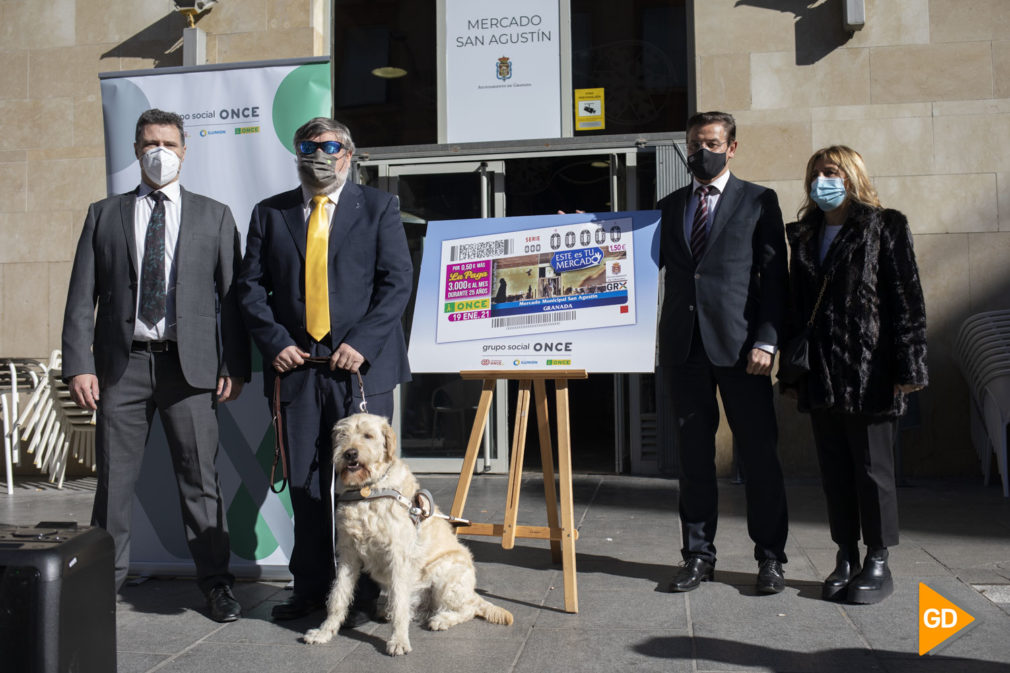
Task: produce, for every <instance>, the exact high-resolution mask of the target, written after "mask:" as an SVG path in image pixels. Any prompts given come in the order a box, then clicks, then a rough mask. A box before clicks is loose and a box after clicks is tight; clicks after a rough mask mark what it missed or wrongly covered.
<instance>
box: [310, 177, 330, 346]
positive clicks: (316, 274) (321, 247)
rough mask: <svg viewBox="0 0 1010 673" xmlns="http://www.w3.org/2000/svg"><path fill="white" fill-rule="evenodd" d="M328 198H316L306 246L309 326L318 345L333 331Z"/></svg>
mask: <svg viewBox="0 0 1010 673" xmlns="http://www.w3.org/2000/svg"><path fill="white" fill-rule="evenodd" d="M327 201H329V197H327V196H314V197H312V203H313V204H315V205H313V207H312V214H311V215H310V216H309V233H308V238H307V240H306V242H305V326H306V328H307V329H308V331H309V336H311V337H312V338H313V339H315V340H316V341H322V340H323V337H324V336H326V335H327V334H328V333H329V331H330V293H329V290H328V284H327V282H326V251H327V248H328V247H329V238H330V223H329V221H328V219H327V217H326V202H327Z"/></svg>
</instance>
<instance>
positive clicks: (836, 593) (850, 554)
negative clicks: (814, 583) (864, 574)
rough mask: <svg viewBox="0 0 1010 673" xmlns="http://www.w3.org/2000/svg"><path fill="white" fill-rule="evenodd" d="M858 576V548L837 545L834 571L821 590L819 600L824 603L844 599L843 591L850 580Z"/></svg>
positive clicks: (856, 546)
mask: <svg viewBox="0 0 1010 673" xmlns="http://www.w3.org/2000/svg"><path fill="white" fill-rule="evenodd" d="M858 574H859V546H858V545H855V544H854V545H839V546H838V553H837V554H835V569H834V570H832V571H831V574H830V575H828V577H827V579H825V580H824V586H823V587H822V589H821V598H823V599H824V600H826V601H834V600H841V599H843V598H845V591H846V589H847V588H848V586H849V582H851V581H852V578H853V577H855V576H856V575H858Z"/></svg>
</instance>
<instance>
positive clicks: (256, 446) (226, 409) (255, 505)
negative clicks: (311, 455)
mask: <svg viewBox="0 0 1010 673" xmlns="http://www.w3.org/2000/svg"><path fill="white" fill-rule="evenodd" d="M100 78H101V90H102V111H103V114H104V117H105V155H106V170H107V184H108V191H109V193H110V194H118V193H123V192H126V191H129V190H131V189H133V188H135V187H136V186H137V184H138V183H139V182H140V167H139V164H138V161H137V158H136V156H135V154H134V150H133V142H134V126H135V124H136V122H137V117H139V116H140V113H141V112H143V111H144V110H146V109H148V108H152V107H157V108H161V109H163V110H168V111H171V112H176V113H178V114H180V115H182V117H183V120H184V123H185V128H186V158H185V160H184V161H183V164H182V170H181V172H180V174H179V180H180V182H181V183H182V184H183V186H185V187H186V188H187V189H189V190H192V191H194V192H197V193H199V194H204V195H206V196H210V197H212V198H214V199H217V200H218V201H222V202H223V203H226V204H228V206H229V207H230V208H231V211H232V213H233V214H234V216H235V221H236V223H237V225H238V228H239V230H240V232H242V233H243V239H244V233H245V231H246V230H247V228H248V226H249V215H250V213H251V212H252V208H253V205H255V204H256V203H257V202H258V201H260V200H262V199H264V198H266V197H267V196H270V195H272V194H276V193H278V192H281V191H284V190H287V189H291V188H292V187H294V186H296V185H297V184H298V176H297V173H296V171H295V161H294V147H293V145H292V140H293V137H294V132H295V129H297V128H298V127H299V126H300V125H301V124H303V123H304V122H306V121H308V120H309V119H311V118H312V117H316V116H320V115H322V116H328V115H329V114H330V109H331V95H330V64H329V61H328V59H312V60H311V61H306V60H298V61H294V60H289V61H274V62H267V63H235V64H228V65H227V66H198V67H195V68H161V69H157V70H148V71H142V72H126V73H121V72H113V73H104V74H102V75H101V76H100ZM81 217H82V219H83V210H82V213H81ZM254 351H255V349H254ZM253 370H254V372H255V373H254V374H253V378H252V381H250V382H249V383H248V384H246V386H245V389H244V390H243V392H242V395H241V397H240V398H239V399H238V400H236V401H234V402H229V403H228V404H223V405H221V406H220V407H219V408H218V417H219V423H220V432H221V440H220V451H219V453H218V459H217V466H218V473H219V476H220V479H221V492H222V496H223V497H224V500H225V504H226V507H227V516H228V527H229V532H230V535H231V547H232V559H231V569H232V572H233V573H235V574H236V575H239V576H246V577H267V578H286V577H290V575H289V573H288V568H287V565H288V558H289V556H290V553H291V549H292V546H293V544H294V535H293V525H292V522H291V503H290V500H289V497H288V493H287V492H286V491H285V492H284V493H282V494H281V495H280V496H278V495H277V494H275V493H273V492H272V491H271V490H270V484H269V474H270V464H271V461H272V459H273V445H274V442H273V429H272V427H271V425H270V414H269V407H268V405H267V402H266V399H265V397H264V396H263V392H262V391H263V375H262V374H261V373H260V372H261V371H262V368H261V367H260V366H259V364H258V362H254V365H253ZM172 470H173V468H172V462H171V460H170V458H169V452H168V443H167V440H166V439H165V435H164V431H163V430H162V427H161V423H160V421H158V420H157V419H156V420H155V424H154V427H153V429H152V432H151V436H150V438H149V440H148V445H147V451H146V453H145V455H144V464H143V466H142V468H141V474H140V479H139V480H138V482H137V490H136V495H135V497H134V503H133V529H132V536H133V539H132V543H131V554H130V565H131V570H132V572H134V573H141V574H183V575H188V574H192V573H193V571H194V570H193V564H192V560H191V558H190V554H189V549H188V547H187V545H186V539H185V535H184V531H183V527H182V524H181V521H182V514H181V511H180V508H179V498H178V495H177V493H176V485H175V480H174V479H173V478H172Z"/></svg>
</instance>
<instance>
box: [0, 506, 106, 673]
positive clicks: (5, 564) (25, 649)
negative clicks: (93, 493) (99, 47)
mask: <svg viewBox="0 0 1010 673" xmlns="http://www.w3.org/2000/svg"><path fill="white" fill-rule="evenodd" d="M114 558H115V551H114V546H113V544H112V536H110V535H109V534H108V533H106V532H105V531H104V530H102V529H100V528H86V527H82V528H78V527H77V524H75V523H65V522H42V523H39V524H38V525H37V526H35V527H34V528H17V527H12V526H0V673H67V672H70V671H73V673H92V672H94V673H110V672H112V671H115V670H116V587H115V571H114V565H113V562H114Z"/></svg>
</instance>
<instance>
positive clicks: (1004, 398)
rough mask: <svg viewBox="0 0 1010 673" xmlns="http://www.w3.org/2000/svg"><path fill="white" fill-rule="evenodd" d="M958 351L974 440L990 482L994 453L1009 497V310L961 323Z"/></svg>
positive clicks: (977, 315) (979, 315)
mask: <svg viewBox="0 0 1010 673" xmlns="http://www.w3.org/2000/svg"><path fill="white" fill-rule="evenodd" d="M954 348H955V351H956V352H957V355H958V360H959V362H960V366H961V373H962V374H963V375H964V378H965V380H966V381H967V382H968V389H969V392H970V398H971V438H972V443H973V444H974V446H975V451H976V452H977V453H978V458H979V461H980V463H981V465H982V477H983V480H984V483H985V484H988V483H989V478H990V476H991V475H990V472H991V470H990V465H991V463H992V454H995V455H996V466H997V469H998V470H999V473H1000V476H1001V477H1002V481H1003V495H1004V497H1010V478H1008V474H1007V472H1008V470H1007V432H1008V429H1010V310H1005V311H986V312H984V313H977V314H975V315H973V316H970V317H969V318H968V319H966V320H965V321H964V323H962V324H961V329H960V331H959V332H958V335H957V340H956V341H955V344H954Z"/></svg>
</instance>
